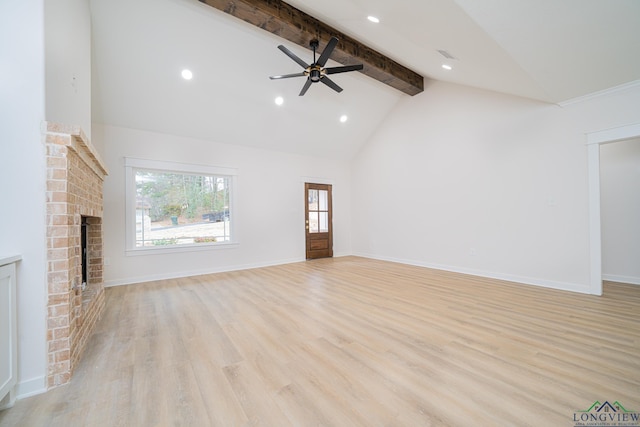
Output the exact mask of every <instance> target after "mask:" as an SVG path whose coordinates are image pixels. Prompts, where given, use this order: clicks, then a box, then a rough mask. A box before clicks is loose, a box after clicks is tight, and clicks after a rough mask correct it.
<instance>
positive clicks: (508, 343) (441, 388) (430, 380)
mask: <svg viewBox="0 0 640 427" xmlns="http://www.w3.org/2000/svg"><path fill="white" fill-rule="evenodd" d="M106 292H107V295H106V297H107V302H106V310H105V314H104V316H103V318H102V320H101V321H100V322H99V324H98V326H97V330H96V331H95V333H94V335H93V336H92V338H91V340H90V342H89V344H88V347H87V350H86V352H85V354H84V355H83V358H82V361H81V363H80V365H79V367H78V368H77V370H76V372H75V374H74V377H73V378H72V380H71V383H70V384H68V385H66V386H63V387H60V388H57V389H54V390H51V391H50V392H48V393H46V394H43V395H39V396H35V397H32V398H28V399H23V400H20V401H18V402H17V403H16V405H15V406H14V407H13V408H11V409H9V410H5V411H2V412H0V425H1V426H3V427H4V426H34V427H36V426H65V427H67V426H92V427H93V426H225V427H227V426H277V427H281V426H468V425H478V426H573V425H575V422H574V421H573V417H574V413H575V412H577V411H580V410H586V409H588V408H589V407H590V406H591V405H592V404H593V403H594V402H595V401H600V402H604V401H610V402H612V403H613V402H615V401H618V402H620V403H622V404H623V405H624V406H625V408H626V409H627V410H635V411H640V287H639V286H633V285H624V284H614V283H605V287H604V292H605V294H604V296H602V297H595V296H590V295H580V294H575V293H569V292H562V291H556V290H550V289H544V288H538V287H533V286H526V285H516V284H511V283H507V282H500V281H495V280H489V279H484V278H478V277H473V276H465V275H460V274H454V273H447V272H442V271H436V270H429V269H425V268H419V267H412V266H406V265H400V264H394V263H389V262H383V261H376V260H369V259H363V258H357V257H344V258H335V259H323V260H315V261H307V262H303V263H296V264H289V265H283V266H276V267H268V268H260V269H255V270H246V271H239V272H230V273H221V274H212V275H206V276H198V277H191V278H184V279H176V280H165V281H157V282H152V283H145V284H138V285H131V286H122V287H116V288H109V289H107V291H106Z"/></svg>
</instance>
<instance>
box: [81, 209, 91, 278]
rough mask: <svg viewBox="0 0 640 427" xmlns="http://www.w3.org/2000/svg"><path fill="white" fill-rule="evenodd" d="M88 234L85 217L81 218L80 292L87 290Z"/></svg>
mask: <svg viewBox="0 0 640 427" xmlns="http://www.w3.org/2000/svg"><path fill="white" fill-rule="evenodd" d="M88 233H89V223H88V222H87V217H86V216H83V217H82V221H81V224H80V257H81V259H80V264H81V265H82V290H83V291H84V290H85V289H86V288H87V271H88V263H89V257H88V250H87V242H88V240H89V239H88Z"/></svg>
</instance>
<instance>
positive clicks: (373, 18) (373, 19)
mask: <svg viewBox="0 0 640 427" xmlns="http://www.w3.org/2000/svg"><path fill="white" fill-rule="evenodd" d="M367 19H368V20H369V21H371V22H373V23H374V24H378V23H380V19H378V18H376V17H375V16H371V15H369V16H367Z"/></svg>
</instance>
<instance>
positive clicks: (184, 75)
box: [182, 68, 193, 80]
mask: <svg viewBox="0 0 640 427" xmlns="http://www.w3.org/2000/svg"><path fill="white" fill-rule="evenodd" d="M182 78H183V79H185V80H191V79H192V78H193V73H192V72H191V70H187V69H186V68H185V69H184V70H182Z"/></svg>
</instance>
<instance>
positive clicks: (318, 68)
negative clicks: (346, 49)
mask: <svg viewBox="0 0 640 427" xmlns="http://www.w3.org/2000/svg"><path fill="white" fill-rule="evenodd" d="M319 44H320V42H319V41H318V40H317V39H313V40H311V43H310V46H311V49H313V63H312V64H311V65H309V64H307V63H306V62H304V61H303V60H302V59H300V58H299V57H298V56H297V55H296V54H295V53H293V52H291V51H290V50H289V49H287V48H286V47H285V46H284V45H280V46H278V49H280V50H281V51H282V52H284V54H285V55H287V56H288V57H289V58H291V59H293V60H294V61H295V62H296V63H298V65H300V66H301V67H302V68H304V71H302V72H300V73H294V74H284V75H280V76H271V77H269V78H270V79H271V80H279V79H288V78H291V77H307V81H306V82H305V84H304V86H303V87H302V90H301V91H300V94H299V96H303V95H304V94H305V93H307V90H309V87H311V84H312V83H318V82H321V83H323V84H325V85H326V86H329V87H330V88H331V89H333V90H335V91H336V92H338V93H339V92H342V88H341V87H340V86H338V85H337V84H336V83H335V82H334V81H333V80H331V79H330V78H329V77H327V75H329V74H338V73H346V72H349V71H359V70H362V69H363V68H364V66H363V65H362V64H357V65H345V66H341V67H329V68H325V67H324V66H325V64H326V63H327V61H328V60H329V57H330V56H331V52H333V49H335V47H336V45H337V44H338V39H337V38H336V37H331V40H329V43H327V46H326V47H325V49H324V51H322V54H321V55H320V57H319V58H318V59H317V60H316V49H318V46H319Z"/></svg>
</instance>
